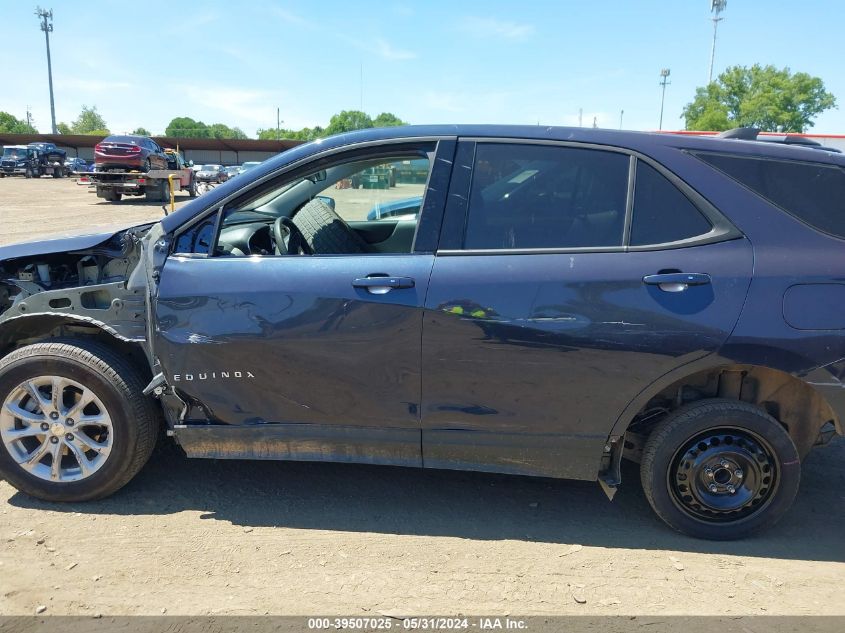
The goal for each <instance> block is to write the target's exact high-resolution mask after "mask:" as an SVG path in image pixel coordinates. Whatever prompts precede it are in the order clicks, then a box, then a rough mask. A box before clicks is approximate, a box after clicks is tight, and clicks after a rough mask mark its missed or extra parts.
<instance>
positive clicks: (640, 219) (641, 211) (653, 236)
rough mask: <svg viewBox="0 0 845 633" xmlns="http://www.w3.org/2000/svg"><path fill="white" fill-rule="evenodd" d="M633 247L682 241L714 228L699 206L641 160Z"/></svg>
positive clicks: (637, 183)
mask: <svg viewBox="0 0 845 633" xmlns="http://www.w3.org/2000/svg"><path fill="white" fill-rule="evenodd" d="M635 183H636V184H635V189H634V217H633V220H632V222H631V242H630V243H631V246H645V245H647V244H665V243H668V242H678V241H681V240H686V239H689V238H692V237H697V236H699V235H703V234H705V233H709V232H710V230H711V229H712V228H713V227H712V226H711V224H710V222H709V221H708V220H707V218H705V217H704V216H703V215H702V214H701V212H700V211H699V210H698V209H697V208H696V206H695V205H694V204H693V203H692V202H690V200H689V199H688V198H687V197H686V196H685V195H684V194H683V193H681V192H680V191H679V190H678V188H677V187H675V185H673V184H672V183H671V182H669V180H668V179H667V178H666V177H665V176H663V175H662V174H660V173H659V172H658V171H657V170H656V169H655V168H654V167H652V166H651V165H649V164H647V163H645V162H643V161H637V178H636V181H635Z"/></svg>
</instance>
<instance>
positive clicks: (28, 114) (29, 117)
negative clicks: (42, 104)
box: [26, 106, 32, 128]
mask: <svg viewBox="0 0 845 633" xmlns="http://www.w3.org/2000/svg"><path fill="white" fill-rule="evenodd" d="M31 110H32V106H26V127H28V128H31V127H32V111H31Z"/></svg>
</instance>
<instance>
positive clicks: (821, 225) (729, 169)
mask: <svg viewBox="0 0 845 633" xmlns="http://www.w3.org/2000/svg"><path fill="white" fill-rule="evenodd" d="M696 156H697V157H698V158H700V159H701V160H703V161H704V162H706V163H708V164H710V165H712V166H713V167H715V168H716V169H718V170H720V171H722V172H724V173H725V174H727V175H728V176H730V177H731V178H733V179H734V180H736V181H738V182H739V183H741V184H743V185H745V186H746V187H748V188H749V189H751V190H752V191H754V193H756V194H758V195H760V196H762V197H763V198H765V199H766V200H768V201H769V202H771V203H773V204H775V205H776V206H778V207H780V208H781V209H783V210H784V211H786V212H787V213H789V214H791V215H793V216H795V217H796V218H798V219H799V220H801V221H803V222H806V223H807V224H809V225H810V226H812V227H814V228H816V229H818V230H820V231H823V232H825V233H828V234H830V235H834V236H836V237H838V238H842V239H845V208H843V205H845V171H843V169H842V168H841V167H838V166H836V165H826V164H823V163H809V162H807V163H804V162H797V161H786V160H777V159H772V158H747V157H744V156H728V155H724V154H708V153H698V154H696Z"/></svg>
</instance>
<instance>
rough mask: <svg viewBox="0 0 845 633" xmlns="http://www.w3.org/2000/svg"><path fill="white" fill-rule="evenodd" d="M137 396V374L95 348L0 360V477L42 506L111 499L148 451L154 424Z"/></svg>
mask: <svg viewBox="0 0 845 633" xmlns="http://www.w3.org/2000/svg"><path fill="white" fill-rule="evenodd" d="M143 388H144V384H143V381H142V378H141V375H140V372H139V371H138V370H137V369H136V368H135V367H133V366H132V365H131V364H130V363H129V362H128V361H127V360H126V359H125V357H124V356H121V355H118V354H116V353H114V352H113V351H112V350H111V349H109V348H108V347H106V346H105V345H103V344H101V343H98V342H94V341H90V340H84V339H78V340H77V339H63V340H62V339H56V340H54V341H52V342H48V343H35V344H33V345H27V346H25V347H22V348H19V349H17V350H15V351H14V352H12V353H11V354H9V355H8V356H6V357H5V358H3V359H1V360H0V406H2V407H3V408H2V410H0V439H2V441H0V475H2V477H3V478H4V479H6V481H8V482H9V483H10V484H11V485H12V486H14V487H15V488H17V489H18V490H20V491H21V492H24V493H26V494H28V495H30V496H33V497H37V498H39V499H44V500H45V501H88V500H92V499H100V498H103V497H106V496H108V495H110V494H112V493H113V492H115V491H116V490H118V489H119V488H121V487H123V486H124V485H125V484H126V483H128V482H129V480H130V479H132V477H133V476H135V474H136V473H137V472H138V471H139V470H141V467H142V466H143V465H144V464H145V463H146V461H147V459H148V458H149V456H150V454H151V453H152V450H153V447H154V446H155V442H156V436H157V431H158V427H159V416H158V412H157V411H156V408H155V405H154V403H153V402H152V400H150V399H149V398H148V397H146V396H144V395H143V393H142V390H143ZM33 389H34V391H33ZM86 403H87V404H86ZM74 407H76V410H74ZM71 416H74V417H76V420H73V419H72V417H71ZM101 422H102V424H101ZM16 433H17V434H16ZM45 446H46V447H47V449H44V447H45ZM43 450H46V452H43V454H42V456H41V458H40V459H38V457H39V452H40V451H43ZM52 451H55V452H52ZM53 455H57V456H58V460H57V462H55V463H54V459H55V458H54V457H53ZM33 460H35V461H33ZM22 464H26V465H22Z"/></svg>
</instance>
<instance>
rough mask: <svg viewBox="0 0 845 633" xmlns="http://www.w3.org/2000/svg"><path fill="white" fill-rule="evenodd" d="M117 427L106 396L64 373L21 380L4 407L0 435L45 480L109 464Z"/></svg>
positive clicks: (74, 477)
mask: <svg viewBox="0 0 845 633" xmlns="http://www.w3.org/2000/svg"><path fill="white" fill-rule="evenodd" d="M113 438H114V429H113V427H112V422H111V416H109V413H108V411H107V410H106V407H105V405H104V404H103V402H102V400H100V398H99V397H98V396H97V394H95V393H94V392H93V391H91V390H90V389H88V388H87V387H85V386H83V385H82V384H80V383H78V382H76V381H75V380H71V379H69V378H64V377H62V376H37V377H35V378H32V379H29V380H26V381H24V382H23V383H21V384H20V385H18V386H17V387H16V388H15V389H14V390H12V392H11V393H9V395H8V396H7V397H6V399H5V401H4V402H3V405H2V409H0V439H2V441H3V445H4V446H5V447H6V450H7V451H8V452H9V454H10V455H11V456H12V459H14V460H15V461H16V462H17V463H18V465H19V466H20V467H21V468H23V469H24V470H26V471H27V472H29V473H30V474H32V475H34V476H35V477H38V478H39V479H44V480H46V481H56V482H66V481H79V480H81V479H85V478H86V477H90V476H91V475H93V474H94V473H95V472H97V471H98V470H99V469H100V468H102V466H103V464H105V462H106V460H107V459H108V458H109V454H110V453H111V447H112V441H113Z"/></svg>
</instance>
